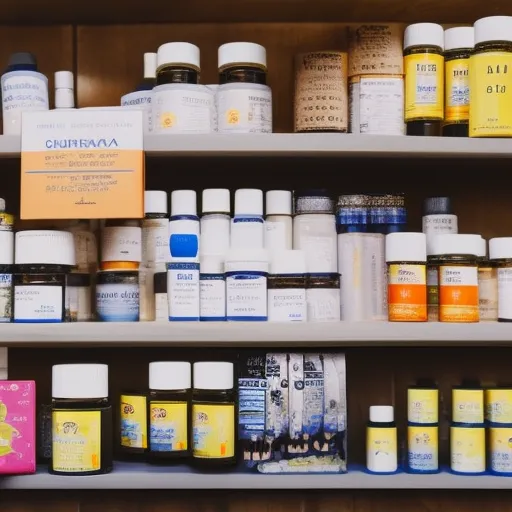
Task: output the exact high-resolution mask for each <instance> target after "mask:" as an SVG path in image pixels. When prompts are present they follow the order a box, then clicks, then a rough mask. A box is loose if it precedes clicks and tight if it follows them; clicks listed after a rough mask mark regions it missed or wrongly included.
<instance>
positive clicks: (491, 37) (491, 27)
mask: <svg viewBox="0 0 512 512" xmlns="http://www.w3.org/2000/svg"><path fill="white" fill-rule="evenodd" d="M473 28H474V29H475V44H480V43H485V42H487V41H489V42H490V41H512V16H487V17H486V18H480V19H479V20H476V21H475V24H474V25H473Z"/></svg>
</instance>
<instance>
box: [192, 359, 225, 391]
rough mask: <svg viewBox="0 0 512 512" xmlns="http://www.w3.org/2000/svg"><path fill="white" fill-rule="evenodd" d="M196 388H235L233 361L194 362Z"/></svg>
mask: <svg viewBox="0 0 512 512" xmlns="http://www.w3.org/2000/svg"><path fill="white" fill-rule="evenodd" d="M194 389H233V363H224V362H217V361H215V362H214V361H212V362H201V363H194Z"/></svg>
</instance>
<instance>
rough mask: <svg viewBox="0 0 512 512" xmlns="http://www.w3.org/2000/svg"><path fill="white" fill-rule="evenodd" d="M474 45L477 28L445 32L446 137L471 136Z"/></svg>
mask: <svg viewBox="0 0 512 512" xmlns="http://www.w3.org/2000/svg"><path fill="white" fill-rule="evenodd" d="M474 45H475V36H474V30H473V27H455V28H449V29H447V30H445V31H444V63H445V68H444V70H445V71H444V75H445V97H444V125H443V136H444V137H467V136H468V135H469V126H468V123H469V57H470V55H471V52H472V50H473V46H474Z"/></svg>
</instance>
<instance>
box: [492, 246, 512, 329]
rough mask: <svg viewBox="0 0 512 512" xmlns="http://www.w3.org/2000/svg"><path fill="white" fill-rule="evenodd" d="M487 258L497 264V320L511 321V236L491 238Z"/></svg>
mask: <svg viewBox="0 0 512 512" xmlns="http://www.w3.org/2000/svg"><path fill="white" fill-rule="evenodd" d="M489 259H490V260H493V262H494V263H495V264H496V266H497V270H496V273H497V279H498V320H499V321H502V322H512V267H511V266H510V263H509V261H510V260H512V237H501V238H491V239H490V240H489Z"/></svg>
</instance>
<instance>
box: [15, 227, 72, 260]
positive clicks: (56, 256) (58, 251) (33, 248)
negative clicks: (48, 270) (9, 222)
mask: <svg viewBox="0 0 512 512" xmlns="http://www.w3.org/2000/svg"><path fill="white" fill-rule="evenodd" d="M15 247H16V251H15V259H14V262H15V263H16V265H30V264H35V265H38V264H39V265H72V266H74V265H76V259H75V239H74V236H73V233H69V232H68V231H50V230H44V231H39V230H34V231H18V233H16V242H15Z"/></svg>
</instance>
